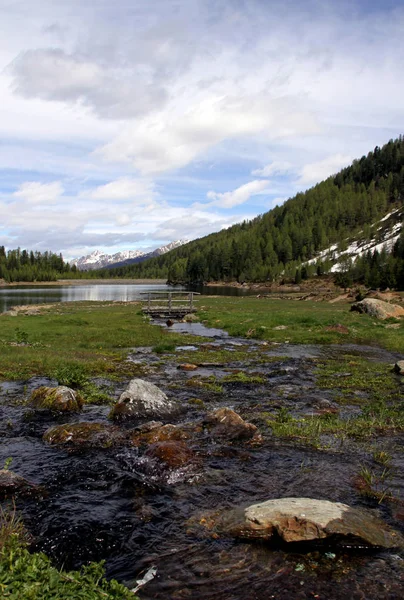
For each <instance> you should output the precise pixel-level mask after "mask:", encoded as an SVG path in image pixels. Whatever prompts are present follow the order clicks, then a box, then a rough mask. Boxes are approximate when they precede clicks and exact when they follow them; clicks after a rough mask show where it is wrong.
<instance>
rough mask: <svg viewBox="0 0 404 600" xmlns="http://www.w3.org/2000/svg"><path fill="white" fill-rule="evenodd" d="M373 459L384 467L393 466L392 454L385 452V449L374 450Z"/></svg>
mask: <svg viewBox="0 0 404 600" xmlns="http://www.w3.org/2000/svg"><path fill="white" fill-rule="evenodd" d="M373 460H374V461H375V462H376V463H378V464H379V465H383V466H384V467H390V466H391V454H389V453H388V452H385V451H384V450H375V451H374V452H373Z"/></svg>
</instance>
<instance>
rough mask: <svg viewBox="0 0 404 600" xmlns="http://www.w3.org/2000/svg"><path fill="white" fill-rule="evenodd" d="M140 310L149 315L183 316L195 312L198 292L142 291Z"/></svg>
mask: <svg viewBox="0 0 404 600" xmlns="http://www.w3.org/2000/svg"><path fill="white" fill-rule="evenodd" d="M141 296H145V298H144V299H143V298H142V310H143V312H144V313H145V314H149V315H162V316H185V315H187V314H190V313H194V312H196V307H195V302H197V299H196V298H195V296H200V294H199V293H198V292H142V294H141Z"/></svg>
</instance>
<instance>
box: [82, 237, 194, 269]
mask: <svg viewBox="0 0 404 600" xmlns="http://www.w3.org/2000/svg"><path fill="white" fill-rule="evenodd" d="M187 243H188V240H176V241H175V242H171V243H170V244H167V245H166V246H160V248H156V249H155V250H152V251H149V252H142V251H141V250H123V251H122V252H116V253H115V254H105V253H104V252H101V251H100V250H94V252H92V253H91V254H87V255H86V256H81V257H80V258H74V259H73V260H71V261H70V264H71V265H76V267H77V268H78V269H79V271H94V270H96V269H104V268H113V267H124V266H129V265H133V264H135V263H138V262H142V261H143V260H146V259H148V258H153V257H155V256H161V255H162V254H165V253H166V252H169V251H170V250H173V249H174V248H178V247H179V246H182V245H184V244H187Z"/></svg>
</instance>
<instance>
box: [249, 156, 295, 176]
mask: <svg viewBox="0 0 404 600" xmlns="http://www.w3.org/2000/svg"><path fill="white" fill-rule="evenodd" d="M291 169H292V164H291V163H290V162H287V161H278V160H275V161H274V162H272V163H270V164H269V165H266V166H265V167H263V168H262V169H254V171H251V175H256V176H258V177H271V176H272V175H284V174H285V173H289V172H290V170H291Z"/></svg>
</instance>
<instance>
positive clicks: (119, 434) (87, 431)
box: [43, 423, 128, 450]
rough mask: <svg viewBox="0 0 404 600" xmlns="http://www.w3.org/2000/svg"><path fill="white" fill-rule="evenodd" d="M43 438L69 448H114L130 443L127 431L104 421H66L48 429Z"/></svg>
mask: <svg viewBox="0 0 404 600" xmlns="http://www.w3.org/2000/svg"><path fill="white" fill-rule="evenodd" d="M43 439H44V441H45V442H47V443H48V444H51V445H52V446H62V447H66V448H68V449H69V450H80V449H89V448H97V449H101V448H112V447H116V446H123V445H125V444H128V436H127V434H126V432H124V431H122V430H120V429H119V428H118V427H116V426H113V425H106V424H103V423H66V424H64V425H55V426H54V427H50V428H49V429H47V430H46V431H45V433H44V435H43Z"/></svg>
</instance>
